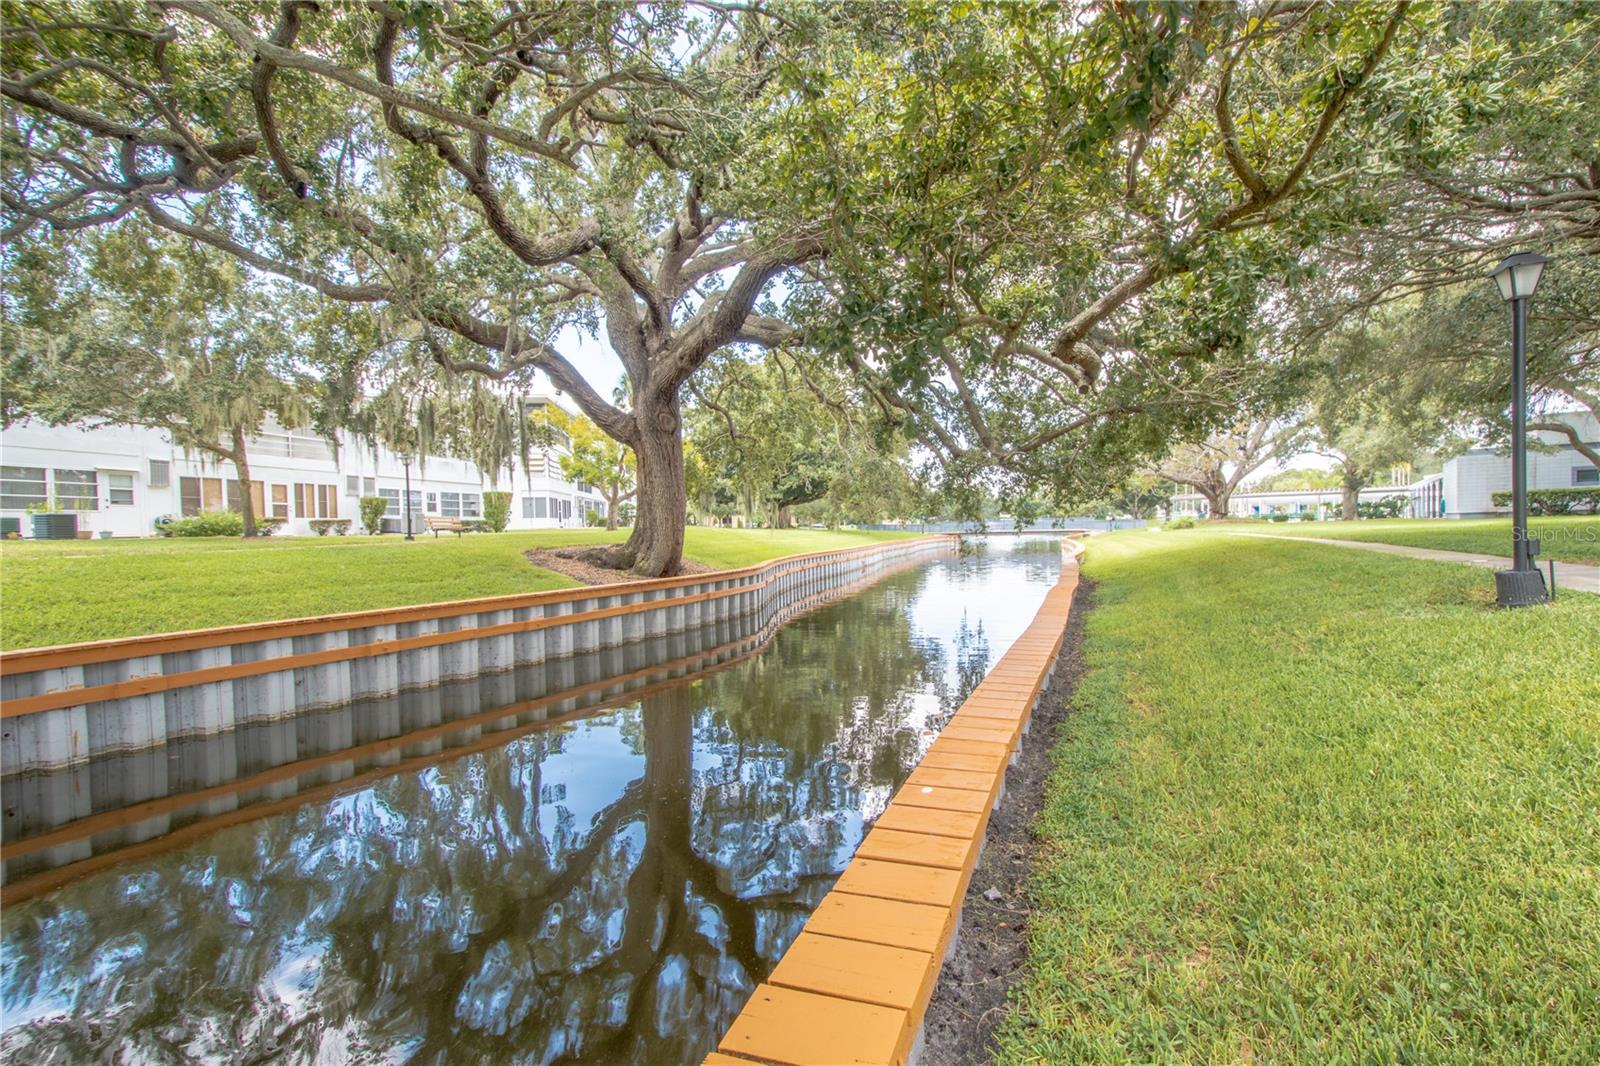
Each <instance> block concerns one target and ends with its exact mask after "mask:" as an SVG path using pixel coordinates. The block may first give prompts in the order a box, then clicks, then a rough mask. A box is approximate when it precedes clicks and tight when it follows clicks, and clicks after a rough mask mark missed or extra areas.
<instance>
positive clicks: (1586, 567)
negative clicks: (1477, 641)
mask: <svg viewBox="0 0 1600 1066" xmlns="http://www.w3.org/2000/svg"><path fill="white" fill-rule="evenodd" d="M1235 536H1240V537H1265V538H1266V539H1268V540H1297V541H1301V542H1309V543H1311V544H1332V545H1333V546H1334V547H1337V548H1362V549H1365V550H1366V551H1370V552H1383V553H1384V554H1385V555H1404V556H1405V557H1407V558H1409V559H1432V560H1433V561H1434V562H1439V563H1466V564H1467V565H1468V566H1481V567H1484V568H1485V569H1489V570H1505V569H1508V568H1509V567H1510V566H1511V559H1510V558H1509V557H1507V556H1501V555H1479V554H1478V553H1477V552H1447V551H1438V550H1436V549H1433V548H1412V547H1409V546H1407V545H1404V544H1380V543H1378V542H1376V541H1368V540H1333V539H1331V538H1328V537H1286V536H1283V535H1282V534H1279V533H1244V532H1240V533H1236V534H1235ZM1539 569H1540V570H1543V571H1544V573H1545V577H1546V580H1548V579H1549V574H1550V564H1549V563H1548V562H1546V561H1543V560H1541V561H1540V565H1539ZM1573 589H1576V590H1577V591H1579V592H1592V593H1595V594H1597V595H1600V566H1595V565H1593V564H1590V563H1564V562H1561V561H1559V560H1557V562H1556V595H1557V596H1558V597H1559V596H1560V595H1561V593H1563V592H1567V591H1569V590H1573Z"/></svg>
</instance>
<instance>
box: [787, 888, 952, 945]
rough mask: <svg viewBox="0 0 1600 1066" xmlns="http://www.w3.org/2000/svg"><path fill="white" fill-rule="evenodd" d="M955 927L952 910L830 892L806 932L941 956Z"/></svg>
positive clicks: (809, 919) (807, 926)
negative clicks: (946, 941) (945, 943)
mask: <svg viewBox="0 0 1600 1066" xmlns="http://www.w3.org/2000/svg"><path fill="white" fill-rule="evenodd" d="M953 924H954V912H952V911H951V910H950V908H949V907H937V906H931V905H929V904H926V903H906V902H904V901H903V900H897V899H879V898H877V897H875V896H852V895H850V894H849V893H846V892H829V893H828V894H827V895H826V896H824V897H822V902H821V903H819V904H817V909H816V910H814V911H812V912H811V917H810V918H808V919H807V920H806V925H805V927H806V929H808V930H810V931H811V932H813V933H819V934H822V935H824V936H831V937H837V938H839V939H842V940H860V941H864V942H866V943H869V944H887V945H888V946H890V947H898V948H910V949H912V950H914V951H925V952H928V953H929V954H930V955H931V956H934V957H940V956H941V955H942V953H943V949H944V942H945V938H946V937H947V936H949V934H950V929H951V926H952V925H953Z"/></svg>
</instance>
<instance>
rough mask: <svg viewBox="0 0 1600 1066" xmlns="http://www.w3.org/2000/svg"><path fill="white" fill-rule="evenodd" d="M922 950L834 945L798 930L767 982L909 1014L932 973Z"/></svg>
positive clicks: (856, 942) (847, 942)
mask: <svg viewBox="0 0 1600 1066" xmlns="http://www.w3.org/2000/svg"><path fill="white" fill-rule="evenodd" d="M932 963H933V955H932V953H930V952H927V951H913V950H911V949H908V948H895V947H889V946H887V945H884V944H868V943H866V942H864V941H860V940H839V939H836V938H834V937H830V936H822V935H820V934H817V933H811V932H806V931H805V930H801V932H800V935H799V936H797V937H795V939H794V942H793V943H792V944H790V945H789V947H788V950H786V951H785V952H784V953H783V958H782V959H781V960H779V962H778V965H777V967H776V968H774V969H773V971H772V976H770V977H768V978H767V983H768V984H769V985H778V986H780V987H783V988H793V989H797V990H799V991H801V992H815V993H817V994H818V995H825V996H835V997H837V998H839V999H849V1000H855V1001H856V1002H858V1003H873V1004H876V1005H878V1006H880V1007H898V1008H900V1009H902V1010H909V1009H910V1008H912V1007H914V1006H916V1005H917V1003H918V1001H919V1000H920V999H921V998H922V996H923V993H924V991H925V990H926V988H927V985H928V984H929V982H930V979H931V977H932V973H933V969H934V967H933V965H932Z"/></svg>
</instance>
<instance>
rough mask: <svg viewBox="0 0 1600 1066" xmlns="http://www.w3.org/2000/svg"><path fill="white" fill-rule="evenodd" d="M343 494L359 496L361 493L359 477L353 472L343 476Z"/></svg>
mask: <svg viewBox="0 0 1600 1066" xmlns="http://www.w3.org/2000/svg"><path fill="white" fill-rule="evenodd" d="M344 494H345V495H346V496H359V495H360V494H361V478H359V477H358V476H356V475H355V474H346V475H345V476H344Z"/></svg>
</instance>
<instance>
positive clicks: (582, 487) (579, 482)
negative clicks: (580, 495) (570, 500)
mask: <svg viewBox="0 0 1600 1066" xmlns="http://www.w3.org/2000/svg"><path fill="white" fill-rule="evenodd" d="M573 484H574V485H576V486H578V491H579V492H588V491H589V486H588V484H587V483H586V482H585V481H584V480H583V478H581V477H580V478H578V479H577V480H576V481H574V482H573Z"/></svg>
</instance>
